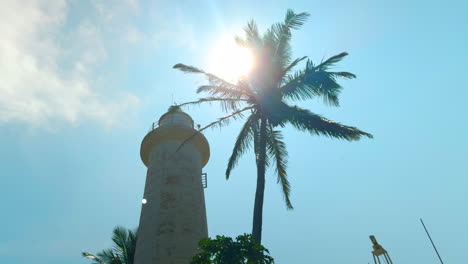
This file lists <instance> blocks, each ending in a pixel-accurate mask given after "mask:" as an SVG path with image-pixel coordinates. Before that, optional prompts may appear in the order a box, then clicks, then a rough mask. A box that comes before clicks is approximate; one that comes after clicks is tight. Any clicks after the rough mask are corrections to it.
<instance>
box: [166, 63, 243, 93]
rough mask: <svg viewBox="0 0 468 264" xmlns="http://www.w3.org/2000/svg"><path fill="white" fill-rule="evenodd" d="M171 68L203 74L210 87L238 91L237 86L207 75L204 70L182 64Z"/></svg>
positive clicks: (210, 74)
mask: <svg viewBox="0 0 468 264" xmlns="http://www.w3.org/2000/svg"><path fill="white" fill-rule="evenodd" d="M172 68H174V69H178V70H180V71H182V72H184V73H199V74H203V75H205V77H206V78H207V79H208V82H209V83H210V84H211V85H212V86H217V87H223V88H224V89H232V90H240V89H239V88H238V87H237V85H235V84H232V83H230V82H228V81H226V80H224V79H223V78H220V77H218V76H216V75H214V74H212V73H208V72H205V71H204V70H202V69H199V68H197V67H194V66H189V65H185V64H182V63H178V64H176V65H174V66H173V67H172Z"/></svg>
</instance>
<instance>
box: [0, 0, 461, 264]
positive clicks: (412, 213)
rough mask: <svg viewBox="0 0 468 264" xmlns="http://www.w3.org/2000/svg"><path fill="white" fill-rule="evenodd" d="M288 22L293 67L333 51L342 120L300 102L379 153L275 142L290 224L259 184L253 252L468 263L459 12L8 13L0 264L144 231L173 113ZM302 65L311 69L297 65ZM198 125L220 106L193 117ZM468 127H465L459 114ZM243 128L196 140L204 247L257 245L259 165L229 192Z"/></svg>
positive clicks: (57, 256)
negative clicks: (240, 242) (218, 70)
mask: <svg viewBox="0 0 468 264" xmlns="http://www.w3.org/2000/svg"><path fill="white" fill-rule="evenodd" d="M288 8H292V9H293V10H295V11H297V12H302V11H304V12H309V13H310V14H311V16H310V18H309V20H308V22H307V23H306V24H305V25H304V26H303V28H302V29H301V30H299V31H294V32H293V39H292V43H293V52H294V56H296V57H300V56H308V57H309V58H311V59H312V60H314V61H320V60H321V59H322V58H326V57H329V56H332V55H335V54H338V53H340V52H342V51H347V52H349V54H350V55H349V56H348V57H347V58H346V59H345V60H344V61H343V62H342V63H340V64H339V69H340V70H346V71H350V72H353V73H355V74H356V75H357V76H358V78H357V79H355V80H346V81H343V82H341V83H342V85H343V86H344V90H343V92H342V94H341V107H340V108H333V107H329V106H326V105H324V104H323V103H322V102H321V101H320V100H311V101H308V102H302V103H300V104H299V105H300V106H302V107H306V108H309V109H310V110H311V111H313V112H314V113H318V114H321V115H323V116H325V117H327V118H329V119H332V120H335V121H339V122H341V123H343V124H347V125H352V126H356V127H358V128H360V129H362V130H364V131H366V132H370V133H372V134H373V135H374V137H375V138H374V139H363V140H361V141H359V142H345V141H340V140H333V139H329V138H324V137H316V136H311V135H309V134H306V133H302V132H298V131H295V130H294V129H293V128H291V127H286V128H285V129H284V134H285V140H286V143H287V146H288V151H289V154H290V158H289V165H288V175H289V177H290V181H291V185H292V195H291V199H292V202H293V205H294V207H295V209H294V210H291V211H288V210H286V207H285V204H284V202H283V200H282V194H281V191H280V187H279V185H278V184H276V178H275V177H274V171H273V170H270V171H268V173H267V182H266V192H265V205H264V222H263V223H264V226H263V241H262V242H263V244H264V245H265V246H266V247H267V248H268V249H270V252H271V255H272V256H273V257H274V258H275V260H276V263H280V264H281V263H368V262H369V263H371V262H372V255H371V253H370V251H371V250H372V248H371V246H372V245H371V242H370V240H369V238H368V236H369V235H375V236H376V238H377V240H378V241H379V242H380V244H381V245H382V246H383V247H384V248H386V249H387V251H388V252H389V254H390V256H391V257H392V260H393V261H394V263H396V264H404V263H438V259H437V257H436V255H435V253H434V251H433V249H432V247H431V244H430V242H429V240H428V239H427V236H426V234H425V233H424V229H423V228H422V226H421V224H420V222H419V219H420V218H422V219H423V220H424V221H425V224H426V226H427V227H428V229H429V231H430V232H431V235H432V238H433V239H434V241H435V243H436V245H437V247H438V249H439V253H440V254H441V256H442V259H443V260H444V262H445V263H463V261H464V260H466V252H468V224H467V223H468V210H467V209H468V208H467V204H468V195H467V192H466V189H467V187H468V177H467V171H468V165H467V164H468V163H467V162H466V157H467V156H468V140H467V139H466V131H467V130H468V125H467V124H468V122H467V121H468V118H467V116H466V113H467V112H468V106H467V104H466V98H467V97H468V89H467V88H468V87H467V84H466V82H465V81H464V79H463V76H464V75H465V74H466V72H465V69H466V61H467V60H468V53H467V52H466V47H468V29H467V27H466V25H468V16H466V12H465V10H467V8H468V5H467V4H466V2H464V1H453V0H448V1H430V0H426V1H416V0H415V1H400V0H395V1H365V0H362V1H315V0H308V1H305V0H304V1H301V0H291V1H282V2H281V3H275V4H273V3H272V2H271V1H244V0H237V1H138V0H114V1H98V0H96V1H91V0H80V1H78V0H75V1H63V0H54V1H41V0H26V1H14V0H2V1H1V2H0V80H1V82H0V179H1V184H0V209H1V212H2V214H1V216H2V217H0V226H2V227H3V228H2V229H1V231H0V262H1V263H9V264H23V263H36V264H43V263H44V264H45V263H47V264H59V263H60V264H62V263H68V264H84V263H89V260H87V259H84V258H83V257H81V254H80V253H81V252H82V251H89V252H93V253H95V252H98V251H100V250H102V249H105V248H108V247H110V246H111V240H110V237H111V232H112V229H113V228H114V227H115V226H117V225H121V226H124V227H128V228H136V227H137V225H138V221H139V216H140V210H141V199H142V195H143V188H144V181H145V173H146V167H145V166H144V165H143V163H142V162H141V160H140V157H139V148H140V144H141V140H142V139H143V137H144V136H145V134H146V133H147V132H148V129H149V128H150V126H151V124H152V122H154V121H157V120H158V118H159V116H161V115H162V114H163V113H164V112H165V111H166V109H167V107H168V106H169V105H171V104H172V103H182V102H186V101H191V100H194V99H196V98H198V97H199V95H197V94H196V93H195V89H196V87H197V86H199V85H202V84H204V83H205V80H204V79H203V78H200V77H197V76H191V75H185V74H182V73H181V72H178V71H176V70H173V69H172V68H171V67H172V66H173V65H174V64H176V63H179V62H181V63H186V64H190V65H195V66H199V67H201V68H207V67H210V62H209V59H208V58H210V56H211V54H212V52H213V50H214V49H216V43H218V42H219V40H220V39H221V38H224V37H225V36H231V37H234V35H235V34H242V30H243V27H244V26H245V24H246V23H247V21H249V20H250V19H255V21H257V23H258V25H259V27H260V30H262V31H263V30H266V29H267V28H268V27H269V26H270V25H271V24H272V23H275V22H279V21H281V20H282V19H283V17H284V14H285V12H286V10H287V9H288ZM302 66H303V65H302ZM186 111H187V112H188V113H189V114H190V115H191V116H192V117H193V119H194V120H195V122H196V123H199V124H201V125H206V124H208V123H209V122H211V121H213V120H215V119H216V118H217V117H220V116H222V115H223V114H224V113H223V112H221V110H220V109H219V108H218V107H216V106H215V105H212V106H204V107H193V108H189V109H187V110H186ZM464 113H465V114H464ZM241 124H242V122H237V123H233V124H232V125H230V126H229V127H226V128H223V129H222V130H219V129H216V130H211V131H207V132H206V133H205V136H206V138H207V139H208V141H209V143H210V146H211V154H212V155H211V158H210V161H209V163H208V164H207V166H206V167H205V168H204V169H203V170H204V172H206V173H207V174H208V184H209V186H208V188H207V189H205V198H206V206H207V216H208V229H209V235H210V236H215V235H218V234H221V235H228V236H237V235H240V234H243V233H249V232H250V231H251V220H252V211H253V198H254V191H255V183H256V179H255V176H256V175H255V164H254V160H253V153H252V152H249V153H247V154H246V155H245V156H244V157H243V159H242V160H241V161H240V163H239V165H238V167H237V168H236V169H235V170H234V172H233V173H232V175H231V178H230V179H229V180H228V181H227V180H226V179H225V177H224V171H225V167H226V163H227V159H228V157H229V154H230V153H229V152H230V150H231V149H232V146H233V144H234V140H235V137H236V135H237V133H238V131H239V129H240V125H241Z"/></svg>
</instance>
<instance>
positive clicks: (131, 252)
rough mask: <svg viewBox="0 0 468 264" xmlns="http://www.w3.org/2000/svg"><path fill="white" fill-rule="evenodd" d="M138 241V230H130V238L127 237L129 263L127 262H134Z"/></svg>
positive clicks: (131, 263) (130, 263)
mask: <svg viewBox="0 0 468 264" xmlns="http://www.w3.org/2000/svg"><path fill="white" fill-rule="evenodd" d="M136 242H137V231H136V230H134V231H132V230H128V239H127V245H128V247H127V256H128V263H127V264H133V260H134V259H135V251H136Z"/></svg>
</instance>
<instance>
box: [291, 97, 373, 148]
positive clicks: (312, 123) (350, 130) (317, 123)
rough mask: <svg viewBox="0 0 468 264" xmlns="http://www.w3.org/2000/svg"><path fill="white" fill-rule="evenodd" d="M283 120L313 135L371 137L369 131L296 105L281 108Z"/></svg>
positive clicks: (351, 139)
mask: <svg viewBox="0 0 468 264" xmlns="http://www.w3.org/2000/svg"><path fill="white" fill-rule="evenodd" d="M283 112H284V115H285V121H287V122H289V123H290V124H291V125H293V126H294V127H295V128H297V129H299V130H302V131H308V132H309V133H311V134H315V135H324V136H328V137H331V138H339V139H345V140H348V141H354V140H359V139H361V137H362V136H365V137H368V138H373V136H372V135H371V134H369V133H366V132H364V131H361V130H359V129H357V128H355V127H352V126H345V125H342V124H340V123H337V122H334V121H331V120H328V119H326V118H323V117H321V116H319V115H317V114H314V113H312V112H310V111H309V110H306V109H302V108H299V107H297V106H292V107H291V106H289V107H288V108H285V109H284V110H283Z"/></svg>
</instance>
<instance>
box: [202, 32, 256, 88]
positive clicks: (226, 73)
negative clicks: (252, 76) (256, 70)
mask: <svg viewBox="0 0 468 264" xmlns="http://www.w3.org/2000/svg"><path fill="white" fill-rule="evenodd" d="M210 53H211V54H210V61H209V71H210V72H211V73H213V74H215V75H217V76H219V77H221V78H223V79H225V80H227V81H231V82H235V81H237V80H239V78H241V77H243V76H246V75H247V74H248V73H249V72H250V70H251V69H252V67H253V65H254V58H253V55H252V52H251V51H250V50H249V49H247V48H243V47H240V46H238V45H237V44H236V43H235V41H234V39H233V38H232V37H230V38H224V39H222V40H221V41H219V42H218V43H217V44H216V46H215V47H213V49H212V50H211V52H210Z"/></svg>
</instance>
